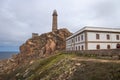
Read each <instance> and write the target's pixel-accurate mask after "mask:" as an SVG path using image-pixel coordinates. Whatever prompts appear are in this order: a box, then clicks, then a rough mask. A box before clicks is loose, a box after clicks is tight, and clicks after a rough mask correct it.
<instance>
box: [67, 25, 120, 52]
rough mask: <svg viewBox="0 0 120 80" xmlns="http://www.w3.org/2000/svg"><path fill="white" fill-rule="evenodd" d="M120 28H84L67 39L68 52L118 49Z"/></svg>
mask: <svg viewBox="0 0 120 80" xmlns="http://www.w3.org/2000/svg"><path fill="white" fill-rule="evenodd" d="M119 43H120V28H103V27H84V28H82V29H80V30H79V31H77V32H75V33H74V34H73V35H71V36H69V37H68V38H67V39H66V50H72V51H73V50H75V51H76V50H101V49H116V48H118V45H119Z"/></svg>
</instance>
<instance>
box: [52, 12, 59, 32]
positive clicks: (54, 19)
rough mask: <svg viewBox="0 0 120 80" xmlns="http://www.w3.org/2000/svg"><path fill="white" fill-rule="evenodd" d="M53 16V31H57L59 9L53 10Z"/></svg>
mask: <svg viewBox="0 0 120 80" xmlns="http://www.w3.org/2000/svg"><path fill="white" fill-rule="evenodd" d="M52 16H53V20H52V32H54V31H57V16H58V15H57V11H56V10H54V11H53V14H52Z"/></svg>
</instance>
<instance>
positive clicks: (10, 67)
mask: <svg viewBox="0 0 120 80" xmlns="http://www.w3.org/2000/svg"><path fill="white" fill-rule="evenodd" d="M70 35H71V33H70V32H69V31H68V30H67V29H65V28H64V29H59V30H57V31H55V32H48V33H44V34H41V35H40V36H35V37H32V38H31V39H28V40H27V41H26V42H25V43H24V44H23V45H21V46H20V53H19V54H17V55H14V56H12V57H11V58H10V59H7V60H3V61H0V75H1V74H3V73H7V74H9V73H10V72H11V71H14V70H15V69H16V68H17V67H19V66H21V65H26V64H28V63H32V62H33V61H34V60H36V59H39V58H44V57H48V56H49V55H52V54H54V53H56V52H57V51H59V50H64V49H65V46H66V45H65V40H66V38H67V37H68V36H70Z"/></svg>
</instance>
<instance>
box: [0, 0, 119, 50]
mask: <svg viewBox="0 0 120 80" xmlns="http://www.w3.org/2000/svg"><path fill="white" fill-rule="evenodd" d="M119 4H120V0H0V51H19V46H20V45H22V44H23V43H25V41H26V40H27V39H29V38H31V36H32V35H31V34H32V33H39V34H42V33H46V32H50V31H51V29H52V27H51V26H52V13H53V10H54V9H56V10H57V13H58V27H59V28H67V29H68V30H69V31H71V32H73V33H74V32H76V31H77V30H79V29H81V28H82V27H84V26H95V27H111V28H119V27H120V5H119Z"/></svg>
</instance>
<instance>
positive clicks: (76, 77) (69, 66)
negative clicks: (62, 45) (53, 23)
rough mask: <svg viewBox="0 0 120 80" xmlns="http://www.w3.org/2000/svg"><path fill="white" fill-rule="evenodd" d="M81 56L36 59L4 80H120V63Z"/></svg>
mask: <svg viewBox="0 0 120 80" xmlns="http://www.w3.org/2000/svg"><path fill="white" fill-rule="evenodd" d="M81 56H82V55H79V54H74V53H72V54H68V53H58V54H54V55H52V56H49V57H47V58H42V59H36V60H34V61H33V63H32V64H30V63H28V64H26V65H21V66H19V67H18V68H16V69H15V71H13V72H11V73H9V74H8V75H6V77H5V74H4V75H3V76H4V80H63V79H65V80H120V62H111V61H110V60H108V61H109V62H102V61H100V60H103V59H96V58H97V57H95V56H89V55H84V56H82V57H81ZM86 56H87V57H86ZM80 59H82V60H80ZM86 59H95V60H94V61H89V60H87V61H86ZM98 60H99V61H98ZM116 61H119V60H116ZM76 64H79V65H76Z"/></svg>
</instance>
